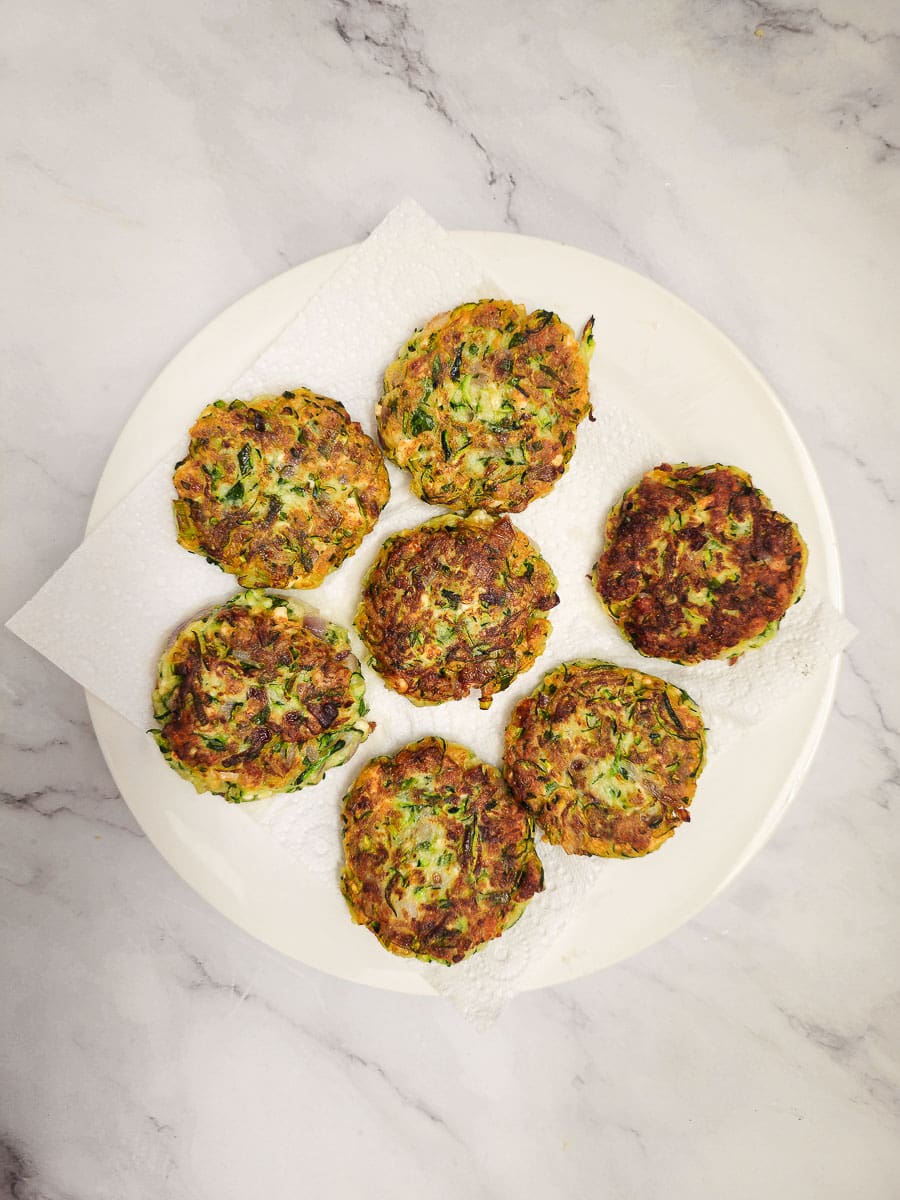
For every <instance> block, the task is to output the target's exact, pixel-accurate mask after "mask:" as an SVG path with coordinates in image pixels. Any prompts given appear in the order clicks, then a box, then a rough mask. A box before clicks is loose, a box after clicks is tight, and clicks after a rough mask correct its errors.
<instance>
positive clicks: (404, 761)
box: [341, 737, 543, 963]
mask: <svg viewBox="0 0 900 1200" xmlns="http://www.w3.org/2000/svg"><path fill="white" fill-rule="evenodd" d="M343 826H344V854H345V866H344V870H343V873H342V875H341V889H342V891H343V893H344V896H345V898H346V900H347V904H348V905H349V907H350V912H351V913H352V914H353V919H354V920H355V921H356V922H357V923H358V924H360V925H367V926H368V927H369V929H371V930H372V932H373V933H374V934H375V936H376V937H377V938H378V940H379V941H380V942H381V944H382V945H383V946H385V947H386V948H387V949H388V950H390V951H391V952H392V953H394V954H400V955H403V956H411V957H415V958H422V959H426V960H437V961H438V962H444V963H455V962H460V961H461V960H462V959H463V958H465V957H466V956H467V955H469V954H471V953H472V952H473V951H475V950H477V949H479V947H480V946H482V945H484V943H485V942H487V941H490V940H491V939H492V938H495V937H499V936H500V934H501V933H503V931H504V930H505V929H508V928H509V926H510V925H513V924H514V923H515V922H516V921H517V920H518V918H519V917H520V916H521V914H522V912H523V910H524V908H525V905H526V904H527V903H528V901H529V900H530V899H531V897H532V896H533V895H534V894H535V892H539V891H540V890H541V889H542V887H543V870H542V867H541V862H540V859H539V858H538V856H537V853H536V852H535V849H534V842H533V840H532V822H531V818H530V817H529V815H528V814H527V813H526V811H525V810H524V809H523V808H521V807H520V806H519V805H518V804H516V802H515V800H514V799H513V797H512V795H511V793H510V791H509V789H508V788H507V786H506V784H505V782H504V780H503V776H502V775H501V774H500V772H499V771H498V770H497V769H496V767H492V766H490V765H488V764H487V763H483V762H481V761H480V760H479V759H477V758H476V757H475V755H474V754H472V752H471V751H470V750H467V749H465V747H463V746H458V745H454V744H453V743H452V742H444V741H443V740H442V739H441V738H436V737H427V738H423V739H422V740H421V741H418V742H413V743H412V744H411V745H409V746H404V748H403V749H402V750H400V751H398V753H397V754H394V755H392V756H385V757H382V758H374V759H372V761H371V762H370V763H368V764H367V766H365V767H364V768H363V769H362V771H361V772H360V774H359V776H358V778H357V779H356V782H355V783H354V784H353V786H352V788H351V789H350V791H349V792H348V793H347V795H346V796H345V797H344V808H343Z"/></svg>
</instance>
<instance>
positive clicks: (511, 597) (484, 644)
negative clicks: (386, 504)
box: [356, 512, 559, 708]
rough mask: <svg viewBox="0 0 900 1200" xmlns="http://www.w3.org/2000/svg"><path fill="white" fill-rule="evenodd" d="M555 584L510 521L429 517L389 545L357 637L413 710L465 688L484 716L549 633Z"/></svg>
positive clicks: (362, 609) (366, 596)
mask: <svg viewBox="0 0 900 1200" xmlns="http://www.w3.org/2000/svg"><path fill="white" fill-rule="evenodd" d="M558 603H559V597H558V596H557V595H556V577H555V576H554V574H553V572H552V571H551V570H550V567H549V566H548V565H547V563H546V562H545V561H544V559H543V558H542V557H541V555H540V552H539V551H538V549H537V547H536V546H535V545H534V543H533V542H532V541H531V540H530V539H529V538H527V537H526V536H525V534H524V533H522V532H521V530H518V529H516V527H515V526H514V525H513V524H512V523H511V522H510V520H509V518H508V517H500V518H496V517H490V516H488V515H487V514H486V513H481V512H476V513H472V514H471V516H468V517H459V516H454V515H452V514H448V515H446V516H442V517H434V518H433V519H432V520H430V521H426V522H425V524H424V525H419V526H418V527H417V528H416V529H408V530H406V531H405V532H403V533H397V534H395V535H394V536H393V537H390V538H388V539H387V541H386V542H385V543H384V545H383V546H382V548H381V551H380V552H379V555H378V557H377V558H376V560H375V562H374V563H373V565H372V566H371V567H370V569H369V572H368V574H367V576H366V580H365V583H364V585H363V594H362V602H361V603H360V606H359V610H358V611H357V614H356V628H357V630H358V631H359V634H360V637H361V638H362V639H363V641H364V642H365V643H366V646H367V647H368V648H369V650H370V652H371V654H372V661H371V665H372V666H373V667H374V668H375V670H376V671H378V673H379V674H380V675H381V676H383V678H384V681H385V683H386V684H387V685H388V687H391V688H393V689H394V691H396V692H402V693H403V694H404V695H405V696H407V697H408V698H409V699H410V700H412V701H413V703H415V704H440V703H442V702H443V701H445V700H458V699H461V698H462V697H464V696H467V695H468V694H469V691H470V690H471V689H472V688H479V689H480V691H481V707H482V708H487V707H488V706H489V705H490V703H491V698H492V697H493V696H494V695H495V693H497V692H499V691H502V690H503V689H504V688H506V687H508V686H509V685H510V683H512V681H513V679H515V677H516V676H517V675H518V674H519V673H520V672H522V671H524V670H527V668H528V667H530V666H531V665H532V663H533V662H534V660H535V659H536V658H537V657H538V655H539V654H541V652H542V651H543V649H544V645H545V643H546V640H547V636H548V634H549V632H550V622H549V621H548V620H547V617H546V613H547V612H548V611H549V610H550V609H551V608H553V607H554V605H556V604H558Z"/></svg>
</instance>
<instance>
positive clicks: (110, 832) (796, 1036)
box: [0, 0, 900, 1200]
mask: <svg viewBox="0 0 900 1200" xmlns="http://www.w3.org/2000/svg"><path fill="white" fill-rule="evenodd" d="M3 59H4V73H3V79H2V82H0V88H2V91H3V100H4V103H3V105H2V109H0V111H2V113H3V117H2V125H3V131H2V138H0V155H2V165H3V168H4V178H5V182H6V186H5V187H4V188H3V190H2V192H0V214H2V221H0V238H2V245H3V261H4V264H5V265H6V283H7V286H6V288H5V289H4V296H3V320H2V325H0V328H2V331H3V332H2V338H3V342H4V378H3V390H4V409H3V411H4V415H5V418H6V419H5V420H4V422H3V425H2V428H0V454H2V460H0V467H2V470H0V480H2V484H0V486H2V498H3V507H2V511H3V534H2V536H3V562H4V567H5V569H4V570H3V572H2V573H0V575H2V577H0V588H2V592H0V595H2V605H3V614H2V615H3V617H4V618H5V617H6V616H7V615H8V614H9V613H11V612H12V611H13V610H14V609H15V608H16V607H18V605H19V604H21V603H22V602H23V601H24V600H25V599H26V598H27V597H28V596H29V595H30V594H31V593H32V592H33V591H34V590H35V589H36V588H37V587H38V586H39V585H40V583H41V582H43V580H44V579H45V578H46V577H47V576H48V575H49V574H50V573H51V571H52V570H53V569H54V567H55V566H56V565H58V563H60V562H61V561H62V560H63V558H64V557H65V556H66V554H67V553H68V552H69V551H70V550H71V549H72V548H73V547H74V546H75V545H76V544H77V543H78V541H79V539H80V537H81V534H82V531H83V527H84V522H85V519H86V515H87V509H88V506H89V502H90V497H91V495H92V493H93V489H94V486H95V484H96V481H97V478H98V477H99V473H100V470H101V468H102V465H103V463H104V461H105V459H106V456H107V454H108V453H109V450H110V448H111V446H112V444H113V442H114V441H115V438H116V436H117V434H118V431H119V429H120V428H121V426H122V424H123V423H124V421H125V419H126V418H127V416H128V414H129V412H130V411H131V409H132V408H133V407H134V405H135V403H136V402H137V400H138V399H139V397H140V396H141V395H142V393H143V392H144V391H145V390H146V387H147V386H148V385H149V383H150V382H151V380H152V379H153V377H154V376H155V375H156V373H157V372H158V370H159V369H160V368H161V367H162V366H163V365H164V364H165V363H166V362H167V361H168V360H169V359H170V358H171V357H172V355H173V354H174V353H175V352H176V351H177V349H178V348H179V347H180V346H181V345H182V344H183V343H184V341H185V340H186V339H187V338H188V337H189V336H190V335H191V334H192V333H193V332H195V331H196V330H197V329H199V328H200V327H202V326H203V325H204V324H205V323H206V322H207V321H208V320H210V319H211V318H212V317H213V316H215V315H216V313H218V312H219V311H220V310H221V309H222V308H224V307H225V306H226V305H227V304H228V303H230V302H231V301H232V300H234V299H235V298H237V297H238V296H240V295H242V294H243V293H244V292H246V291H247V290H249V289H250V288H251V287H253V286H256V285H257V284H259V283H261V282H263V281H265V280H266V279H267V278H269V277H270V276H272V275H273V274H275V273H277V272H278V271H280V270H283V269H284V268H285V266H287V265H289V264H292V263H295V262H300V261H303V260H305V259H307V258H310V257H312V256H314V255H315V254H318V253H320V252H322V251H324V250H327V249H330V248H332V247H335V246H338V245H342V244H345V243H347V242H349V241H354V240H357V239H358V238H360V237H361V236H363V235H364V234H365V233H366V231H367V230H368V229H369V228H371V226H372V225H374V224H375V223H376V222H377V220H378V219H379V218H380V217H381V216H382V215H383V213H384V212H385V211H386V210H387V209H388V208H389V207H390V206H391V205H392V204H393V203H395V202H396V201H397V200H398V199H399V198H400V197H401V196H403V195H406V194H411V195H414V196H415V197H416V198H417V199H418V200H419V201H420V202H421V203H422V204H423V205H425V206H426V207H427V208H428V209H429V210H430V211H432V212H433V213H434V215H435V216H436V217H437V218H438V219H439V220H440V221H441V222H442V223H443V224H445V225H447V226H448V227H451V228H452V227H465V228H486V229H510V230H520V231H522V232H524V233H530V234H536V235H539V236H544V237H550V238H555V239H557V240H561V241H566V242H570V243H573V244H575V245H580V246H583V247H585V248H586V249H590V250H594V251H596V252H599V253H602V254H606V255H608V256H610V257H612V258H614V259H616V260H618V261H621V262H624V263H626V264H627V265H629V266H632V267H634V268H636V269H638V270H641V271H643V272H645V273H646V274H648V275H651V276H652V277H653V278H655V279H656V280H658V281H659V282H660V283H662V284H664V285H665V286H667V287H669V288H671V289H672V290H673V291H675V292H677V293H678V294H680V295H682V296H683V297H684V298H685V299H686V300H687V301H688V302H689V303H691V304H693V305H694V306H695V307H696V308H698V309H699V310H700V311H702V312H703V313H705V314H706V315H707V316H709V317H710V318H711V319H712V320H713V321H714V322H715V323H716V324H717V325H719V326H720V327H721V328H722V329H723V330H724V331H725V332H726V333H728V334H729V335H730V336H731V337H732V338H734V340H735V341H736V342H737V343H738V344H739V345H740V346H741V347H742V348H743V349H744V350H745V351H746V352H747V354H748V355H749V356H750V358H751V359H752V360H753V361H755V362H756V363H757V364H758V365H759V366H760V368H761V369H762V370H763V372H764V374H765V375H766V376H767V377H768V378H769V379H770V381H771V382H772V383H773V385H774V386H775V388H776V390H777V391H778V392H779V394H780V395H781V396H782V398H783V400H784V402H785V404H786V406H787V407H788V409H789V411H790V414H791V416H792V418H793V419H794V421H795V422H796V424H797V426H798V428H799V429H800V431H801V433H802V435H803V436H804V438H805V440H806V442H807V445H808V446H809V449H810V452H811V455H812V457H813V460H814V462H815V464H816V467H817V469H818V470H819V472H820V475H821V476H822V479H823V481H824V484H825V487H826V491H827V492H828V495H829V498H830V500H831V503H832V507H833V511H834V515H835V520H836V524H837V527H838V533H839V537H840V543H841V550H842V559H843V564H844V569H845V577H846V591H847V609H848V614H849V615H850V617H851V619H852V620H853V621H854V623H855V624H856V625H857V626H858V627H859V629H860V631H861V635H860V637H859V639H858V640H857V642H856V643H855V644H854V645H853V646H852V647H851V649H850V651H849V653H848V655H847V657H846V661H845V664H844V666H843V668H842V673H841V680H840V686H839V692H838V698H837V703H836V706H835V711H834V713H833V715H832V717H831V720H830V722H829V725H828V729H827V731H826V736H825V739H824V741H823V743H822V746H821V747H820V750H819V753H818V755H817V757H816V760H815V762H814V763H813V766H812V769H811V771H810V774H809V775H808V777H807V779H806V781H805V783H804V785H803V787H802V789H801V792H800V794H799V796H798V798H797V800H796V801H795V803H794V805H793V806H792V808H791V809H790V811H789V813H788V815H787V817H786V818H785V820H784V822H783V823H782V825H781V826H780V827H779V829H778V831H777V832H776V834H775V835H774V837H773V838H772V840H771V841H770V843H769V844H768V845H767V846H766V848H765V849H764V851H763V852H762V853H761V854H760V855H759V856H758V857H757V858H756V859H755V860H754V861H753V863H751V865H750V866H749V867H748V868H747V869H746V870H745V872H744V873H743V874H742V875H741V877H740V878H739V879H738V881H737V882H736V883H734V884H733V885H732V886H731V887H730V888H729V889H728V890H727V891H726V892H725V893H724V894H723V895H722V896H721V897H719V898H718V899H717V900H716V901H715V902H714V903H713V904H712V905H710V906H709V907H708V908H707V909H706V910H705V911H704V912H703V913H702V914H701V915H700V916H698V917H697V918H696V919H695V920H694V921H692V922H691V923H690V924H689V925H687V926H686V927H684V928H683V929H681V930H680V931H679V932H678V933H676V934H674V935H673V936H672V937H670V938H669V939H667V940H666V941H665V942H663V943H661V944H659V945H657V946H655V947H653V948H651V949H650V950H647V951H645V952H644V953H642V954H640V955H638V956H637V957H636V958H634V959H632V960H630V961H629V962H626V963H623V964H621V965H620V966H618V967H616V968H614V969H612V970H609V971H607V972H604V973H603V974H601V975H598V976H596V977H594V978H591V979H585V980H582V981H580V982H579V983H576V984H571V985H568V986H566V987H562V988H557V989H553V990H551V991H548V992H541V993H535V994H528V995H525V996H522V997H520V998H519V999H518V1000H517V1001H516V1002H515V1003H514V1004H513V1005H512V1006H511V1008H510V1009H509V1011H508V1012H507V1014H506V1015H505V1016H504V1018H503V1020H502V1021H501V1022H500V1023H499V1024H498V1025H497V1026H496V1027H495V1028H494V1029H492V1030H491V1031H489V1032H488V1033H487V1034H485V1035H483V1036H481V1035H477V1034H475V1033H474V1032H473V1031H472V1030H471V1029H470V1028H469V1027H468V1026H467V1025H465V1023H464V1022H462V1020H461V1019H460V1018H459V1017H458V1016H457V1015H456V1014H455V1013H454V1012H453V1011H451V1010H450V1009H448V1008H446V1007H445V1006H443V1005H440V1004H436V1003H431V1002H428V1001H425V1000H419V999H415V998H410V997H401V996H395V995H389V994H386V993H380V992H374V991H369V990H364V989H361V988H358V987H354V986H351V985H347V984H343V983H341V982H339V981H338V980H335V979H331V978H327V977H324V976H321V975H319V974H317V973H315V972H312V971H309V970H306V969H304V968H302V967H299V966H296V965H294V964H292V963H289V962H286V961H284V960H283V959H281V958H280V957H279V956H278V955H277V954H275V953H274V952H272V951H269V950H268V949H266V948H265V947H263V946H260V945H258V944H257V943H255V942H253V941H252V940H251V939H250V938H248V937H247V936H245V935H244V934H242V933H240V932H239V931H237V930H235V929H234V928H233V927H232V926H230V925H229V924H228V922H226V921H225V920H224V918H221V917H220V916H218V915H217V914H216V913H214V912H213V911H211V910H210V909H209V908H208V907H207V906H206V905H205V904H204V903H203V902H202V901H201V900H199V899H198V898H197V897H196V896H194V895H193V894H192V893H191V892H190V891H189V890H188V889H187V887H186V886H184V885H183V884H182V883H181V882H180V881H179V880H178V879H177V877H176V876H175V875H174V873H173V872H172V871H171V869H170V868H169V867H168V866H167V865H166V864H165V863H164V862H163V860H162V859H161V858H160V857H159V855H158V854H157V852H156V851H155V850H154V849H153V847H152V846H151V845H150V844H149V842H148V841H147V839H146V838H145V837H144V836H143V834H142V833H141V832H140V830H139V829H138V828H137V827H136V825H135V824H134V822H133V820H132V818H131V816H130V814H129V812H128V810H127V808H126V807H125V805H124V804H123V803H122V801H121V800H120V798H119V797H118V795H117V793H116V790H115V787H114V785H113V783H112V781H111V779H110V777H109V775H108V772H107V770H106V768H105V766H104V764H103V761H102V758H101V756H100V752H99V750H98V748H97V745H96V742H95V740H94V737H93V733H92V731H91V727H90V724H89V721H88V718H87V712H86V708H85V704H84V700H83V697H82V696H81V694H80V692H79V691H78V689H77V688H76V687H75V686H74V685H73V684H71V682H70V681H69V680H67V679H65V678H64V677H62V676H60V675H59V673H58V672H56V671H54V669H53V668H51V667H50V666H49V665H48V664H47V663H45V662H43V661H42V660H40V659H39V658H38V657H37V656H36V655H34V654H32V653H30V652H29V651H28V650H27V649H26V648H25V647H24V646H23V645H21V644H19V643H18V642H16V641H15V639H13V638H12V637H10V636H8V635H6V634H5V633H4V634H3V635H2V645H3V668H2V677H0V708H2V714H3V721H2V741H0V745H2V762H3V776H2V782H0V792H2V796H0V799H2V805H0V922H2V928H3V935H2V941H0V946H2V950H0V953H2V958H3V980H4V984H5V991H4V1004H3V1017H2V1019H0V1196H4V1197H5V1196H9V1197H14V1198H15V1200H88V1198H91V1200H93V1198H96V1197H102V1198H106V1197H110V1198H115V1200H130V1198H131V1197H142V1198H143V1197H147V1196H154V1197H155V1196H166V1197H172V1198H173V1200H181V1198H191V1200H194V1198H198V1200H205V1198H206V1197H216V1200H230V1198H231V1197H235V1198H237V1197H241V1198H242V1200H243V1198H244V1197H246V1196H248V1195H263V1194H265V1195H268V1196H273V1197H280V1196H290V1197H293V1196H307V1195H308V1196H345V1195H347V1196H349V1195H351V1194H353V1195H356V1194H359V1193H360V1192H361V1191H363V1190H365V1192H366V1193H367V1194H370V1195H375V1196H387V1195H391V1196H393V1195H395V1194H396V1193H397V1190H398V1187H401V1188H402V1190H404V1191H420V1192H422V1193H427V1194H429V1195H433V1196H456V1195H465V1196H470V1197H473V1198H477V1200H481V1198H484V1200H505V1198H506V1197H508V1196H511V1195H521V1196H538V1195H542V1196H554V1197H555V1196H561V1197H562V1196H565V1197H574V1198H577V1197H591V1198H593V1197H597V1196H604V1197H605V1196H609V1197H640V1198H641V1200H646V1198H652V1197H657V1196H659V1197H663V1196H665V1197H667V1198H668V1197H691V1198H693V1197H697V1196H728V1197H730V1198H738V1200H740V1198H743V1197H748V1198H750V1197H753V1198H755V1197H759V1196H766V1197H767V1198H775V1200H779V1198H781V1197H791V1198H792V1200H793V1198H796V1197H807V1196H809V1197H813V1196H814V1197H816V1198H817V1200H818V1198H823V1197H825V1198H831V1197H834V1198H835V1200H838V1198H840V1200H843V1198H845V1197H850V1196H861V1197H862V1196H864V1197H866V1200H875V1198H881V1197H884V1198H885V1200H887V1198H888V1197H894V1196H896V1195H897V1189H898V1185H897V1179H898V1177H900V1141H898V1138H897V1119H898V1084H900V1064H898V1045H900V978H898V976H900V971H898V966H900V963H898V951H897V945H898V911H900V874H898V872H897V870H896V852H897V844H898V839H897V832H898V829H897V822H898V796H900V761H898V753H900V689H898V685H897V679H898V677H900V661H898V658H900V656H898V651H897V642H896V630H897V627H898V616H900V602H898V596H900V564H898V561H897V555H896V546H897V544H898V515H897V503H896V501H897V478H898V474H897V463H898V451H900V429H898V418H897V407H896V404H895V400H894V394H895V389H896V380H897V377H898V367H900V349H898V338H897V335H896V312H897V307H896V299H895V290H896V280H897V278H898V277H900V234H898V220H897V214H898V208H900V178H898V171H900V100H898V94H900V88H898V78H900V72H898V65H900V14H898V11H897V8H896V6H895V5H893V4H890V3H888V2H887V0H876V2H874V3H865V4H864V3H862V2H861V0H856V2H854V0H823V2H822V3H820V4H819V5H810V4H772V3H766V2H763V0H725V2H724V3H720V4H715V5H711V4H707V3H700V2H699V0H681V2H676V0H665V2H661V0H653V2H651V3H648V4H643V5H636V4H629V3H625V2H624V0H613V2H611V3H606V4H602V5H601V4H590V3H587V0H560V2H559V3H556V4H553V5H547V4H538V3H537V2H536V0H523V2H521V3H517V4H514V3H512V0H501V2H500V3H498V4H495V5H481V4H477V3H475V2H474V0H461V2H460V3H457V4H455V5H452V6H447V5H443V6H442V5H436V4H431V3H421V4H412V3H407V4H401V3H390V2H387V0H336V2H334V3H327V2H325V0H313V2H312V3H308V4H305V5H277V4H270V3H265V4H260V5H254V6H246V5H243V4H241V3H238V0H224V3H221V4H217V5H211V4H206V3H201V2H199V0H192V2H190V3H187V4H183V3H176V2H175V0H163V2H162V3H160V4H158V5H156V6H155V7H154V8H153V10H152V12H151V10H149V9H139V8H138V7H137V6H133V5H113V4H109V3H105V2H102V0H86V2H85V3H83V4H79V5H70V4H64V3H62V2H61V0H44V2H43V3H41V4H38V5H33V6H26V7H20V8H19V10H18V11H17V12H16V14H15V19H14V20H10V21H8V22H7V23H6V26H5V36H4V48H3Z"/></svg>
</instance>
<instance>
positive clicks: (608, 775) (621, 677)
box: [504, 660, 706, 858]
mask: <svg viewBox="0 0 900 1200" xmlns="http://www.w3.org/2000/svg"><path fill="white" fill-rule="evenodd" d="M705 745H706V739H705V731H704V728H703V718H702V717H701V715H700V711H699V709H698V708H697V706H696V705H695V704H694V702H693V701H692V700H691V698H690V697H689V696H688V695H687V693H686V692H682V691H681V690H680V689H679V688H677V687H674V686H673V685H672V684H670V683H666V682H665V681H664V680H662V679H657V678H656V677H655V676H653V675H644V674H642V673H641V672H640V671H626V670H623V669H622V668H621V667H616V666H613V665H612V664H611V663H605V662H597V661H593V660H590V661H574V662H568V663H563V664H562V665H561V666H559V667H556V668H555V669H554V670H552V671H550V672H549V673H548V674H547V675H545V677H544V679H543V680H542V682H541V683H540V685H539V686H538V687H537V688H536V689H535V691H534V692H533V693H532V694H531V695H530V696H527V697H526V698H525V699H524V700H520V701H519V703H518V704H517V705H516V707H515V709H514V710H513V715H512V718H511V720H510V723H509V726H508V727H507V730H506V753H505V756H504V770H505V773H506V778H507V780H508V781H509V784H510V786H511V788H512V790H513V794H514V795H515V796H516V799H517V800H519V801H520V802H521V803H522V804H524V805H525V806H526V807H527V808H528V809H529V811H530V812H532V813H533V814H534V818H535V820H536V821H537V823H538V824H539V825H540V826H541V828H542V829H543V831H544V833H545V835H546V836H547V838H548V839H549V840H550V841H551V842H555V843H557V844H558V845H560V846H562V847H563V849H564V850H566V851H567V852H568V853H569V854H598V855H602V856H603V857H606V858H634V857H637V856H639V855H643V854H649V853H650V851H652V850H656V849H658V848H659V846H660V845H662V843H663V842H664V841H665V840H666V839H667V838H669V837H671V836H672V834H673V833H674V832H675V830H676V829H677V828H678V826H679V825H680V824H681V823H682V822H683V821H688V820H690V814H689V813H688V805H689V804H690V802H691V799H692V797H693V795H694V791H695V789H696V787H697V778H698V776H699V775H700V772H701V771H702V769H703V762H704V756H705Z"/></svg>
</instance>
